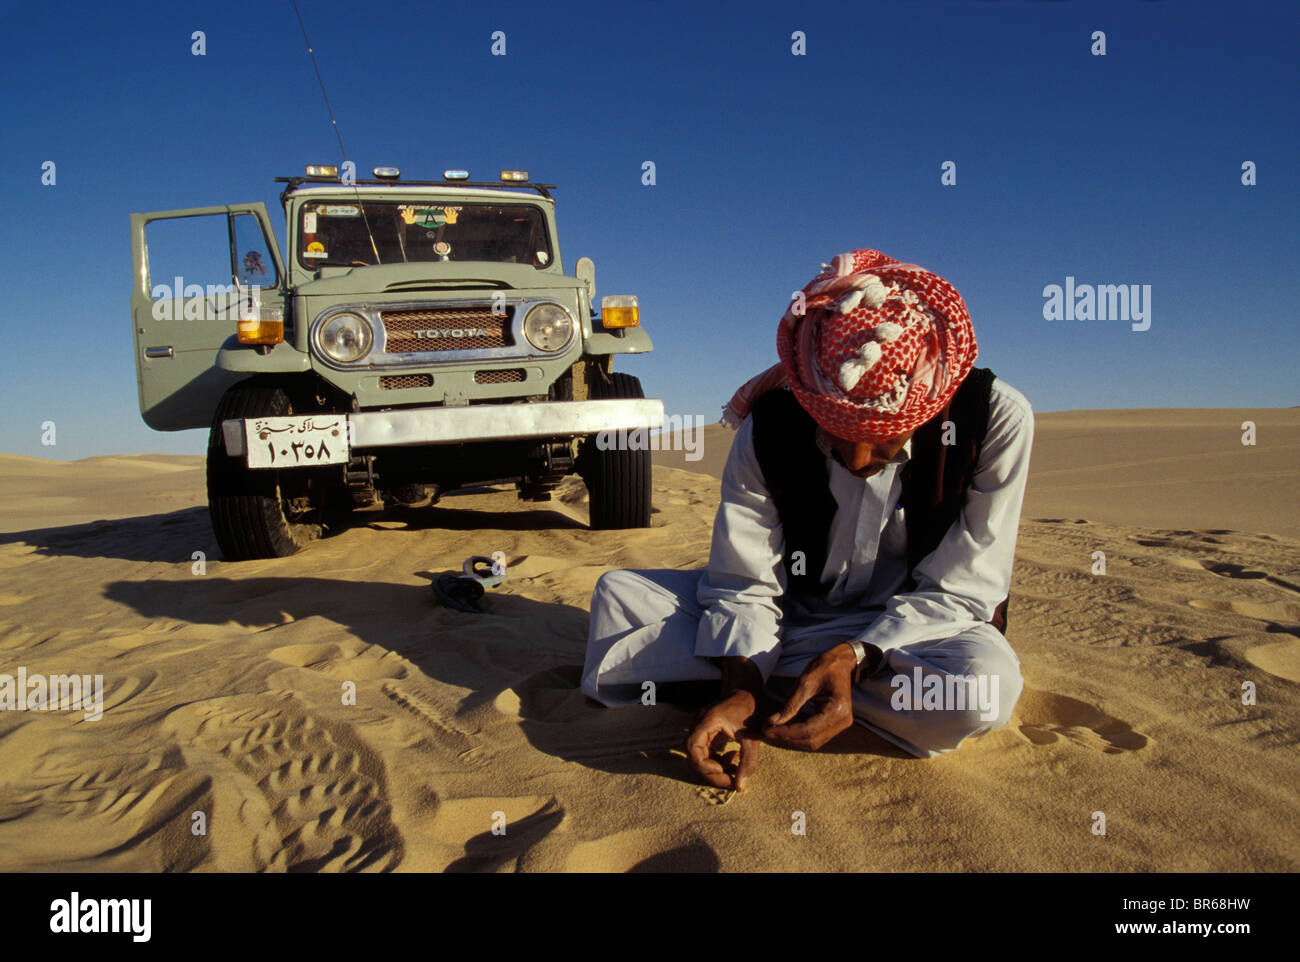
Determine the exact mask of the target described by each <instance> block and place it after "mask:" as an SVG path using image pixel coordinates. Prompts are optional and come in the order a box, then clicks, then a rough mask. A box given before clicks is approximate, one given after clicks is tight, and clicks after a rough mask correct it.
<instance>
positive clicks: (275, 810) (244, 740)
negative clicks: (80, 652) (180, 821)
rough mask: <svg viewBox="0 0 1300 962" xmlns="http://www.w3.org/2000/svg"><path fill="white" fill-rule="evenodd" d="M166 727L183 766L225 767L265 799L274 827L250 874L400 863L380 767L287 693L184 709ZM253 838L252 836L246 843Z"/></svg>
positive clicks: (349, 735)
mask: <svg viewBox="0 0 1300 962" xmlns="http://www.w3.org/2000/svg"><path fill="white" fill-rule="evenodd" d="M164 726H165V727H166V728H168V729H170V730H173V731H174V732H175V733H176V736H177V738H178V740H179V741H181V743H182V745H183V746H185V749H186V752H187V761H190V763H191V764H196V765H197V764H202V765H205V766H210V767H211V766H217V767H219V763H220V762H224V763H226V764H227V765H229V766H231V767H233V769H234V770H235V773H237V774H238V775H239V776H242V777H243V778H245V779H247V780H248V781H249V782H251V783H252V785H254V786H256V790H257V791H258V792H260V794H261V795H262V796H263V798H264V799H265V805H266V809H267V810H269V813H270V816H271V819H272V821H273V825H274V827H273V829H272V830H271V835H272V838H271V841H270V844H269V848H270V850H269V851H254V852H253V861H254V864H256V865H257V867H258V869H260V870H265V871H288V872H330V871H344V872H355V871H368V872H375V871H386V870H389V869H392V868H394V867H396V865H397V864H398V863H399V862H400V861H401V859H402V854H403V847H404V843H403V840H402V837H401V834H400V833H399V832H398V830H397V828H396V826H395V825H394V824H393V822H392V818H391V806H390V805H389V803H388V800H387V790H386V787H385V774H384V766H383V762H382V761H381V760H380V758H379V756H378V755H377V754H376V753H375V752H374V751H373V750H372V749H371V748H369V746H367V745H366V744H365V743H364V742H363V741H362V740H361V739H360V738H359V737H358V736H357V734H356V732H355V730H354V729H353V728H352V727H351V726H350V725H345V724H341V723H335V722H330V721H327V720H325V719H324V718H321V717H318V716H314V715H312V714H311V713H309V712H308V711H307V709H306V706H304V705H303V704H302V703H301V702H300V701H299V700H298V699H297V698H296V697H294V695H293V693H291V692H285V693H271V692H267V693H264V694H260V695H235V696H231V697H226V698H212V699H208V700H207V701H201V702H197V703H194V704H191V705H185V706H183V707H181V708H178V709H176V710H175V711H173V712H171V713H170V714H168V716H167V717H166V719H164ZM191 755H193V756H194V757H193V758H191V757H190V756H191ZM217 777H220V776H219V775H218V776H217ZM259 808H260V806H259ZM249 827H250V828H253V826H252V825H250V826H249ZM265 834H266V833H265V832H262V833H261V835H262V837H263V839H262V840H263V844H265V838H264V836H265ZM258 838H259V836H257V835H255V834H252V833H250V844H253V845H254V846H255V847H259V846H258Z"/></svg>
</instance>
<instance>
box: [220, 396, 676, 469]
mask: <svg viewBox="0 0 1300 962" xmlns="http://www.w3.org/2000/svg"><path fill="white" fill-rule="evenodd" d="M346 417H347V438H348V442H349V443H348V447H349V448H351V449H365V448H384V447H416V446H420V445H426V444H464V443H466V442H472V441H511V440H521V439H526V438H565V437H577V436H580V435H586V434H599V433H600V432H602V431H618V430H635V429H637V428H650V429H653V428H659V427H662V426H663V420H664V403H663V401H661V400H659V399H658V398H646V399H615V400H602V401H536V402H533V403H530V404H475V405H471V406H467V407H436V408H403V409H400V410H395V411H360V412H357V413H355V414H349V415H347V416H346ZM221 430H222V433H223V434H224V436H225V442H226V453H227V454H229V455H231V456H243V455H244V454H245V453H246V445H245V443H244V438H245V430H244V422H243V421H242V420H238V419H236V420H230V421H222V422H221Z"/></svg>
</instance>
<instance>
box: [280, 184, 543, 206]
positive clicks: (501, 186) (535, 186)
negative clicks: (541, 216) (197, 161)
mask: <svg viewBox="0 0 1300 962" xmlns="http://www.w3.org/2000/svg"><path fill="white" fill-rule="evenodd" d="M275 182H276V183H277V184H288V185H289V186H288V187H286V188H285V189H284V190H283V191H282V192H281V193H280V203H281V204H284V203H286V202H287V201H288V199H289V195H290V194H291V193H293V191H295V190H297V189H298V188H299V187H301V186H302V185H303V184H314V185H320V186H340V187H351V186H353V184H355V185H357V186H363V185H364V186H378V187H495V188H496V189H498V190H518V189H520V188H523V189H525V190H535V191H537V193H539V194H541V195H542V196H543V197H545V198H546V199H547V200H554V198H553V197H551V194H550V191H552V190H554V189H555V185H554V184H535V183H532V182H531V181H526V182H517V181H498V180H493V181H467V180H357V181H353V182H352V183H351V184H344V183H343V182H342V181H341V180H327V179H324V178H321V177H277V178H275Z"/></svg>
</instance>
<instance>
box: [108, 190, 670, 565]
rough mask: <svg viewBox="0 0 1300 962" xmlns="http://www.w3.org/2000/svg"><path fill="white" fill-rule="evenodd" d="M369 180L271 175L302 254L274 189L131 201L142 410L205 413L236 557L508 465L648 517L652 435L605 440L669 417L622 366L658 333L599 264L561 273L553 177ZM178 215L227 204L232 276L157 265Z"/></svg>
mask: <svg viewBox="0 0 1300 962" xmlns="http://www.w3.org/2000/svg"><path fill="white" fill-rule="evenodd" d="M374 178H375V179H373V180H354V179H353V178H351V177H349V176H347V175H346V173H345V176H344V177H342V178H340V176H339V173H338V169H337V168H336V167H308V168H307V171H306V175H305V176H302V177H280V178H276V180H277V182H281V183H284V184H285V187H284V189H283V192H282V193H281V195H280V199H281V202H282V203H283V206H284V212H285V217H286V223H287V232H288V233H287V239H288V247H287V248H286V251H287V255H288V256H287V257H283V256H282V255H281V250H280V248H279V246H278V245H277V244H276V241H275V236H274V233H273V231H272V228H271V220H270V217H269V215H268V213H267V209H266V205H265V204H260V203H251V204H227V205H224V206H219V207H196V208H191V209H187V210H170V211H158V212H155V213H146V214H132V215H131V242H132V250H133V254H134V282H133V285H132V293H131V316H132V332H133V337H134V342H135V360H136V372H137V377H138V381H139V391H140V413H141V415H142V417H143V418H144V421H145V423H146V424H148V425H149V426H150V427H152V428H155V429H157V430H160V431H178V430H184V429H188V428H196V427H202V428H209V429H210V434H209V442H208V452H207V484H208V503H209V509H210V512H211V516H212V527H213V530H214V531H215V533H216V537H217V542H218V544H219V545H220V547H221V551H222V553H223V555H224V556H225V558H227V559H229V560H239V559H247V558H269V557H283V556H285V555H289V554H292V553H293V552H295V551H297V550H298V549H300V548H302V547H303V546H304V545H306V544H307V543H308V542H310V541H312V540H313V539H315V538H317V537H319V536H320V535H321V533H322V532H323V530H325V529H327V528H328V527H330V526H331V523H332V519H333V518H335V517H336V514H335V512H339V511H347V510H349V509H351V508H353V507H357V506H377V505H380V504H390V505H391V504H396V505H405V506H408V507H420V506H424V505H428V504H431V503H433V502H434V501H436V500H437V499H438V497H439V496H440V495H441V494H443V493H445V492H449V491H453V490H456V489H463V488H468V487H474V486H479V485H492V484H508V483H513V484H514V485H516V487H517V488H518V492H519V497H520V498H522V499H527V500H533V501H546V500H549V499H550V496H551V495H550V492H551V491H552V489H553V488H554V487H555V486H556V485H557V484H558V483H559V482H560V480H561V479H562V478H563V477H564V476H566V475H568V474H571V473H574V472H577V473H579V474H581V476H582V477H583V479H584V480H585V481H586V484H587V489H588V493H589V503H590V522H591V525H592V527H594V528H633V527H645V526H647V525H649V523H650V461H649V451H648V450H646V448H647V446H646V445H641V450H631V449H630V448H631V447H634V446H633V445H627V444H624V445H622V446H621V448H620V446H618V445H611V444H607V443H604V441H603V440H598V439H603V438H607V437H611V436H623V437H626V436H627V435H626V433H624V434H622V435H618V434H615V433H614V432H618V431H619V430H620V429H626V430H628V431H634V430H636V429H649V428H650V427H658V426H659V425H660V423H661V422H662V419H663V404H662V402H660V401H659V400H655V399H650V400H647V399H645V397H644V395H643V393H642V390H641V385H640V382H639V381H638V380H637V379H636V378H634V377H630V376H628V375H627V374H623V373H614V372H613V371H612V370H611V368H612V361H613V356H614V355H615V354H640V353H644V352H647V351H649V350H651V347H652V345H651V342H650V338H649V336H648V335H647V334H646V333H645V331H643V330H642V329H641V327H640V326H639V310H638V306H637V302H636V298H635V297H627V296H623V297H613V298H611V297H606V298H603V299H602V302H601V310H600V312H599V314H598V313H597V311H596V310H594V304H593V300H594V297H595V268H594V266H593V265H592V262H591V261H590V260H589V259H587V258H582V259H581V260H579V261H578V263H577V265H576V269H575V270H574V272H573V273H572V274H568V273H566V272H565V269H564V261H563V258H562V257H561V255H560V247H559V241H558V235H557V233H556V225H555V202H554V199H553V197H552V195H551V190H553V189H554V185H553V184H541V183H533V182H531V181H530V180H529V179H528V174H527V172H524V171H502V172H501V180H500V181H493V182H488V183H480V182H471V181H470V179H469V175H468V173H466V172H465V171H446V172H445V173H444V175H443V179H442V180H440V181H403V180H402V179H401V176H400V173H399V172H398V171H397V170H395V169H393V168H375V170H374ZM181 218H208V219H216V221H215V224H210V225H209V226H211V227H219V228H220V230H219V231H215V230H214V232H213V236H214V237H217V235H220V236H219V237H217V240H215V241H213V243H212V244H211V245H209V246H215V247H221V241H222V240H228V245H229V275H228V276H229V278H230V281H231V283H230V284H226V285H222V284H217V285H215V286H214V285H211V284H209V285H207V286H200V285H199V284H195V283H189V282H187V281H186V278H185V277H184V276H183V275H181V276H174V277H173V276H165V277H164V276H155V275H154V273H153V271H151V265H150V254H151V250H150V242H151V241H152V240H153V239H154V235H155V233H156V232H158V231H162V232H163V233H166V232H167V230H168V229H169V228H167V226H166V225H167V224H168V223H170V224H172V225H175V224H177V223H178V221H177V219H181ZM186 223H190V224H191V225H192V224H193V223H194V222H186ZM185 253H188V249H187V250H186V252H185ZM218 253H219V255H220V259H221V260H222V261H223V263H222V264H221V266H220V268H219V271H220V273H221V274H222V275H223V276H226V275H225V264H224V258H225V250H224V248H223V249H220V250H219V252H218ZM160 259H161V257H160ZM182 259H184V258H182ZM159 267H160V269H161V268H162V265H159ZM602 432H606V433H602Z"/></svg>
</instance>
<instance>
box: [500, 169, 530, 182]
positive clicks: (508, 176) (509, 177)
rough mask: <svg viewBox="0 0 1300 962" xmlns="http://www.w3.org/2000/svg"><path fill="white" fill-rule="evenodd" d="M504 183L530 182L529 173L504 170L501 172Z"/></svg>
mask: <svg viewBox="0 0 1300 962" xmlns="http://www.w3.org/2000/svg"><path fill="white" fill-rule="evenodd" d="M501 179H502V180H503V181H526V180H528V171H526V170H503V171H501Z"/></svg>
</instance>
